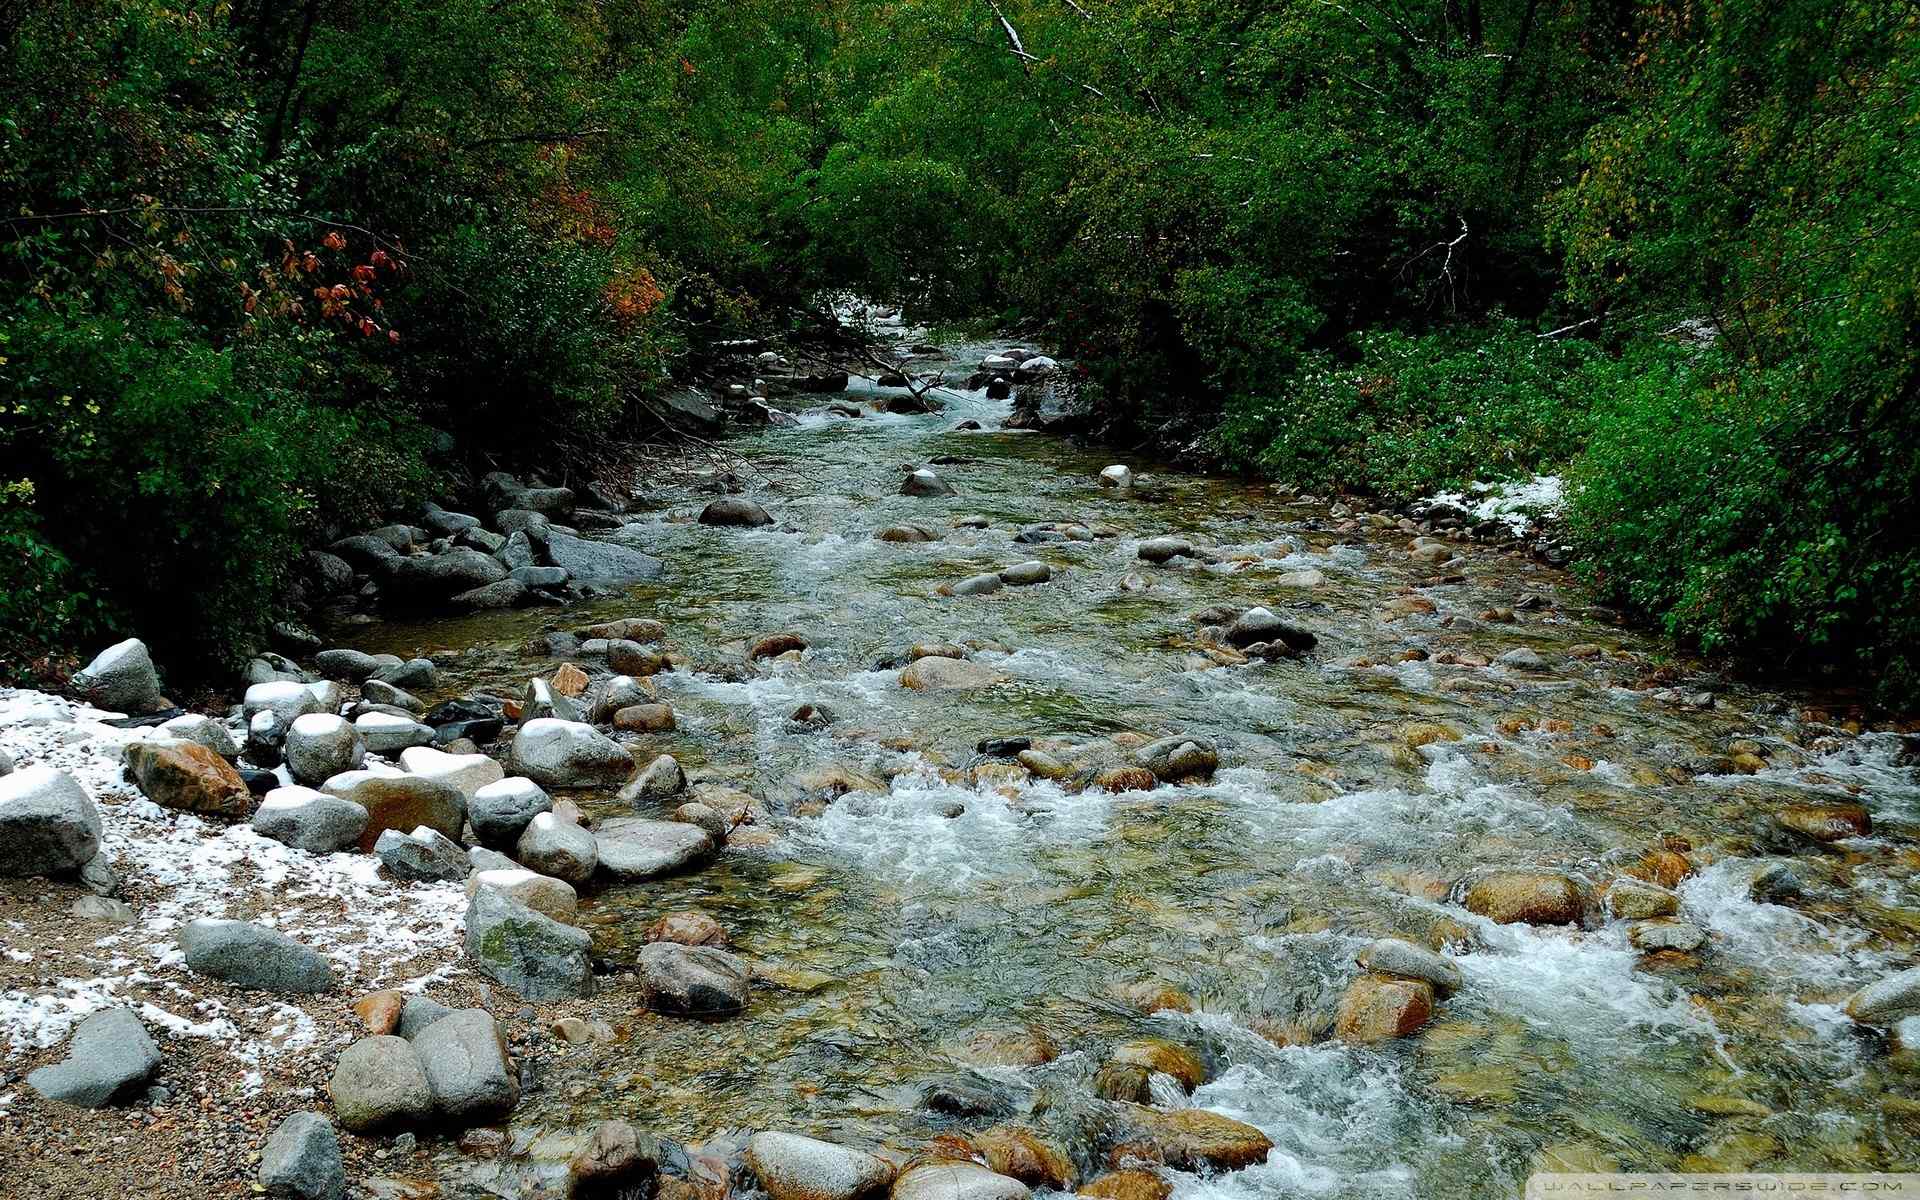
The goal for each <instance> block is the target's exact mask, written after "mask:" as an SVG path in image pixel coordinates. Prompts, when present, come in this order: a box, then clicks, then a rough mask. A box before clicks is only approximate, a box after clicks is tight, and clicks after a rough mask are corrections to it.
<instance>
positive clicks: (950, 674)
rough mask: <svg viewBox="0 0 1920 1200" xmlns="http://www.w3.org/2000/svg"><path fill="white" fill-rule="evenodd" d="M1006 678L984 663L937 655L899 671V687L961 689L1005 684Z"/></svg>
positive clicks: (929, 689) (914, 662) (915, 661)
mask: <svg viewBox="0 0 1920 1200" xmlns="http://www.w3.org/2000/svg"><path fill="white" fill-rule="evenodd" d="M1006 678H1007V677H1006V676H1005V675H1002V674H1001V673H1000V672H998V671H996V670H994V669H993V668H992V667H989V666H985V665H983V664H981V663H976V662H967V661H966V660H964V659H958V658H942V657H939V656H937V655H934V656H929V657H927V658H920V659H915V660H914V661H913V662H911V663H909V664H907V669H906V670H904V671H902V672H900V686H901V687H904V688H912V689H913V690H914V691H916V692H944V691H960V690H964V689H967V688H978V687H988V686H990V685H992V684H996V683H1004V682H1006Z"/></svg>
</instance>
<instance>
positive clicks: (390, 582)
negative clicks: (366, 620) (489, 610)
mask: <svg viewBox="0 0 1920 1200" xmlns="http://www.w3.org/2000/svg"><path fill="white" fill-rule="evenodd" d="M372 569H373V571H374V573H375V574H376V575H378V576H379V578H380V579H381V581H382V583H383V584H384V585H385V587H386V594H387V595H389V596H391V597H393V598H394V599H397V600H401V601H404V602H408V603H416V604H418V603H430V602H433V601H437V600H445V599H447V598H448V597H450V596H457V595H459V594H461V593H462V592H470V591H473V590H474V589H475V588H481V587H485V586H486V585H488V584H490V583H498V582H500V581H501V580H502V579H505V578H506V577H507V568H506V567H505V565H503V564H502V563H501V562H500V560H499V559H497V558H495V557H493V556H492V555H491V554H482V553H481V552H480V551H478V550H469V549H467V548H466V547H464V546H462V547H460V548H458V549H454V550H448V551H446V552H445V553H442V554H423V555H410V556H400V557H395V558H384V559H381V560H380V561H379V562H378V563H376V564H374V566H373V568H372Z"/></svg>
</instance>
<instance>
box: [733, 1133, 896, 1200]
mask: <svg viewBox="0 0 1920 1200" xmlns="http://www.w3.org/2000/svg"><path fill="white" fill-rule="evenodd" d="M746 1161H747V1166H749V1167H751V1168H752V1169H753V1173H754V1175H755V1177H757V1178H758V1179H759V1180H760V1187H761V1189H762V1190H763V1191H765V1192H766V1193H767V1195H768V1196H769V1197H771V1198H772V1200H863V1198H864V1197H868V1196H874V1195H877V1194H878V1193H880V1192H881V1191H883V1190H885V1189H886V1187H887V1185H888V1184H890V1183H892V1182H893V1176H894V1169H893V1164H892V1163H889V1162H888V1161H887V1160H886V1159H884V1158H881V1157H879V1156H878V1155H874V1154H868V1153H867V1152H866V1151H864V1150H855V1149H853V1148H851V1147H848V1146H836V1145H834V1144H833V1143H831V1142H822V1141H817V1140H815V1139H814V1138H810V1137H802V1136H800V1135H799V1134H797V1133H774V1132H767V1133H756V1134H754V1135H753V1136H752V1137H750V1138H748V1139H747V1150H746Z"/></svg>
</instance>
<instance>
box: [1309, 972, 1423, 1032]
mask: <svg viewBox="0 0 1920 1200" xmlns="http://www.w3.org/2000/svg"><path fill="white" fill-rule="evenodd" d="M1432 1016H1433V985H1432V984H1430V983H1428V982H1427V981H1426V980H1424V979H1394V978H1389V977H1388V976H1385V975H1362V976H1360V978H1358V979H1356V980H1354V981H1353V983H1352V984H1351V985H1350V986H1349V987H1348V988H1347V994H1346V995H1344V996H1342V997H1341V998H1340V1008H1339V1011H1338V1012H1336V1013H1335V1014H1334V1018H1333V1032H1334V1036H1335V1037H1338V1038H1339V1039H1340V1040H1341V1041H1345V1042H1358V1043H1361V1044H1365V1043H1368V1042H1383V1041H1386V1040H1387V1039H1389V1038H1397V1037H1405V1036H1407V1035H1408V1034H1410V1033H1415V1032H1417V1031H1418V1030H1419V1029H1420V1027H1421V1026H1422V1025H1425V1024H1426V1023H1427V1021H1428V1020H1429V1019H1430V1018H1431V1017H1432Z"/></svg>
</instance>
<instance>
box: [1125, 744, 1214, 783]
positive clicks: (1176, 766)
mask: <svg viewBox="0 0 1920 1200" xmlns="http://www.w3.org/2000/svg"><path fill="white" fill-rule="evenodd" d="M1133 761H1134V762H1135V763H1137V764H1138V765H1140V766H1142V767H1145V768H1146V769H1147V770H1149V771H1151V772H1153V777H1154V778H1155V779H1158V780H1159V781H1160V782H1162V783H1179V782H1180V781H1182V780H1185V779H1196V778H1204V777H1205V776H1208V775H1211V774H1213V772H1214V771H1215V770H1216V769H1218V767H1219V766H1220V751H1219V748H1218V747H1217V746H1215V745H1214V743H1213V739H1211V738H1206V737H1201V736H1199V735H1197V734H1184V733H1182V734H1175V735H1174V736H1172V737H1164V738H1160V739H1158V740H1156V741H1152V742H1148V743H1147V744H1146V745H1144V746H1142V747H1140V748H1139V749H1138V750H1136V751H1134V754H1133Z"/></svg>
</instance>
